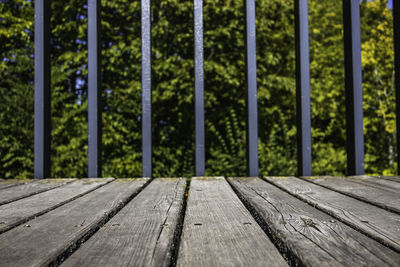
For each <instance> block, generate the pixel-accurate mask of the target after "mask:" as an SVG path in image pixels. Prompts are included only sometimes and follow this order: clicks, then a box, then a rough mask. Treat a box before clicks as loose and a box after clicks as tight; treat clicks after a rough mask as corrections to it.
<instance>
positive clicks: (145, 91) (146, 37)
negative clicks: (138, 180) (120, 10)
mask: <svg viewBox="0 0 400 267" xmlns="http://www.w3.org/2000/svg"><path fill="white" fill-rule="evenodd" d="M141 8H142V150H143V152H142V153H143V158H142V162H143V167H142V168H143V169H142V175H143V177H151V176H152V169H151V168H152V167H151V154H152V153H151V152H152V148H151V12H150V0H142V7H141Z"/></svg>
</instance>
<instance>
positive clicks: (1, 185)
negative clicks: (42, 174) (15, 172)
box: [0, 179, 32, 192]
mask: <svg viewBox="0 0 400 267" xmlns="http://www.w3.org/2000/svg"><path fill="white" fill-rule="evenodd" d="M30 181H32V180H28V179H0V190H2V189H5V188H9V187H13V186H17V185H21V184H26V183H29V182H30ZM0 192H1V191H0Z"/></svg>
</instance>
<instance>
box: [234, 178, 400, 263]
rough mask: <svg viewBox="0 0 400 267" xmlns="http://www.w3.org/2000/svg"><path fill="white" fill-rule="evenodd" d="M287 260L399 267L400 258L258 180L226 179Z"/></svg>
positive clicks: (397, 254)
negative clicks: (286, 256)
mask: <svg viewBox="0 0 400 267" xmlns="http://www.w3.org/2000/svg"><path fill="white" fill-rule="evenodd" d="M228 181H229V182H230V183H231V185H232V187H233V188H234V189H235V191H236V193H237V194H238V195H239V197H240V198H241V199H242V201H243V202H244V203H245V204H246V206H247V208H248V209H249V210H251V211H252V213H253V216H255V217H256V218H258V220H260V224H262V225H264V227H266V228H267V230H268V231H269V232H270V235H271V237H272V238H273V240H274V241H275V242H276V244H277V246H278V247H280V248H281V251H282V253H284V254H285V253H286V255H288V257H289V258H290V257H292V256H294V257H295V260H296V259H297V260H299V261H300V262H292V264H303V265H306V266H331V265H335V266H379V265H384V266H398V264H399V262H400V254H399V253H396V252H395V251H393V250H392V249H390V248H388V247H386V246H383V245H382V244H380V243H379V242H377V241H375V240H373V239H371V238H369V237H367V236H365V235H364V234H362V233H360V232H358V231H356V230H355V229H353V228H351V227H349V226H347V225H346V224H343V223H341V222H340V221H337V220H336V219H334V218H332V217H331V216H329V215H328V214H326V213H324V212H321V211H319V210H317V209H315V208H313V207H312V206H310V205H309V204H307V203H305V202H303V201H301V200H299V199H297V198H295V197H294V196H292V195H290V194H288V193H287V192H284V191H282V190H281V189H279V188H278V187H276V186H274V185H272V184H269V183H267V182H266V181H263V180H261V179H259V178H228Z"/></svg>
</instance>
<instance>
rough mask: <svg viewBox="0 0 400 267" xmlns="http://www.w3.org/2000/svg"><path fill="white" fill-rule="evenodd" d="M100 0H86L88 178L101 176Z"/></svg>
mask: <svg viewBox="0 0 400 267" xmlns="http://www.w3.org/2000/svg"><path fill="white" fill-rule="evenodd" d="M100 14H101V11H100V0H88V38H89V41H88V53H89V65H88V71H89V77H88V79H89V96H88V98H89V99H88V101H89V103H88V110H89V111H88V120H89V129H88V130H89V169H88V175H89V177H90V178H94V177H101V176H102V173H101V171H102V166H101V165H102V164H101V163H102V162H101V147H102V123H101V122H102V121H101V120H102V119H101V82H100V80H101V77H100V73H101V72H100V68H101V63H100V60H101V59H100V54H101V52H100V23H101V20H100Z"/></svg>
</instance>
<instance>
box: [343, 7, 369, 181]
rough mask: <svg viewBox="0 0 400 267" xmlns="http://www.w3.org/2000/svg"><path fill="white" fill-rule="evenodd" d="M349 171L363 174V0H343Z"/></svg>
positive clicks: (349, 173)
mask: <svg viewBox="0 0 400 267" xmlns="http://www.w3.org/2000/svg"><path fill="white" fill-rule="evenodd" d="M343 24H344V55H345V82H346V128H347V129H346V130H347V173H348V175H363V174H364V134H363V107H362V73H361V36H360V1H359V0H343Z"/></svg>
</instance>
